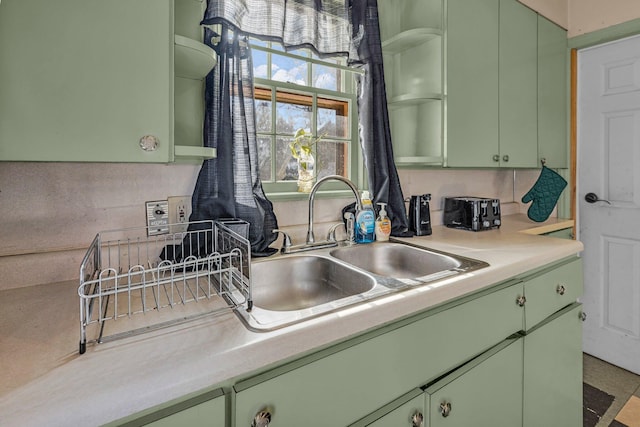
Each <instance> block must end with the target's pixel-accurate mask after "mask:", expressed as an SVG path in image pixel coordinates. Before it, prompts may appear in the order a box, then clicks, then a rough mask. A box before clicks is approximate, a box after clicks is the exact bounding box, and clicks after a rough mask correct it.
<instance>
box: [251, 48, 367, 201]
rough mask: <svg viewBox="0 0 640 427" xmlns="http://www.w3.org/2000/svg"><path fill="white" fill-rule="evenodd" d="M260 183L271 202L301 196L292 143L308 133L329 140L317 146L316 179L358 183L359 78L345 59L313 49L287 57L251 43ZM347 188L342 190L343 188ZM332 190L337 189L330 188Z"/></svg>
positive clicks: (274, 50)
mask: <svg viewBox="0 0 640 427" xmlns="http://www.w3.org/2000/svg"><path fill="white" fill-rule="evenodd" d="M251 46H252V52H253V58H252V59H253V71H254V86H255V107H256V131H257V137H258V141H257V142H258V153H259V163H260V179H261V180H262V183H263V186H264V189H265V191H266V192H267V193H269V196H270V197H273V196H276V197H277V196H285V195H287V194H288V195H289V196H292V194H297V185H296V180H297V178H298V169H297V163H296V159H295V158H294V157H293V156H292V155H291V151H290V149H289V143H290V142H291V140H292V139H293V135H294V134H295V132H296V131H297V130H298V129H300V128H302V129H305V130H306V131H307V132H311V133H312V134H313V135H314V136H318V135H322V136H323V138H322V139H321V140H320V141H319V142H318V144H316V145H315V146H314V157H315V160H316V177H317V178H318V179H319V178H322V177H323V176H327V175H334V174H335V175H342V176H344V177H346V178H349V179H352V180H357V179H356V176H357V175H358V173H357V171H358V164H359V161H358V158H359V157H360V156H359V155H358V153H359V147H358V143H357V141H358V138H357V129H358V128H357V115H356V114H357V113H356V108H355V105H356V96H355V89H354V88H355V84H354V79H353V73H355V72H359V71H358V70H357V69H352V68H349V67H348V66H346V65H345V63H346V61H345V60H344V59H343V58H336V59H320V58H318V57H317V56H315V55H313V54H312V53H311V52H310V51H309V50H306V49H299V50H296V51H295V52H285V51H284V50H283V49H282V47H281V46H280V45H278V44H276V43H268V42H261V41H258V40H253V39H252V40H251ZM336 188H340V189H342V187H340V186H339V183H338V187H336ZM327 189H331V185H329V183H327Z"/></svg>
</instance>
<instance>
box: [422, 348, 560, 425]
mask: <svg viewBox="0 0 640 427" xmlns="http://www.w3.org/2000/svg"><path fill="white" fill-rule="evenodd" d="M522 352H523V343H522V339H521V338H517V339H510V340H506V341H505V342H503V343H502V344H501V345H498V346H496V347H495V348H493V349H491V350H489V351H487V352H486V353H485V354H483V355H482V356H480V357H479V358H478V359H476V360H473V361H471V362H469V364H467V365H465V366H463V367H461V368H460V369H458V370H457V371H454V372H453V373H452V374H450V375H449V376H447V377H445V378H444V379H443V380H441V381H439V382H438V383H436V384H434V385H432V386H430V387H428V388H427V390H426V392H427V394H428V395H429V398H428V405H427V410H428V412H429V419H430V421H431V422H430V423H429V424H427V425H428V426H429V427H469V426H509V427H517V426H520V425H522ZM538 425H549V426H551V425H561V424H538Z"/></svg>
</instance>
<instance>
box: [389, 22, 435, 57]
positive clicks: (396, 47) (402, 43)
mask: <svg viewBox="0 0 640 427" xmlns="http://www.w3.org/2000/svg"><path fill="white" fill-rule="evenodd" d="M441 36H442V30H440V29H437V28H414V29H411V30H407V31H403V32H401V33H399V34H396V35H395V36H393V37H391V38H390V39H389V40H385V41H383V42H382V50H383V52H384V53H390V54H395V53H399V52H402V51H403V50H407V49H410V48H412V47H414V46H417V45H419V44H422V43H425V42H428V41H430V40H432V39H434V38H436V37H438V38H440V37H441Z"/></svg>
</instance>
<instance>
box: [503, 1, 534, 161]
mask: <svg viewBox="0 0 640 427" xmlns="http://www.w3.org/2000/svg"><path fill="white" fill-rule="evenodd" d="M537 32H538V16H537V14H536V13H535V12H534V11H533V10H531V9H529V8H527V7H526V6H523V5H522V4H520V3H518V2H517V1H516V0H500V42H499V45H500V58H499V64H500V71H499V76H500V88H499V95H500V100H499V106H500V150H499V152H498V153H496V154H499V156H500V166H502V167H513V168H522V167H533V168H535V167H537V166H539V164H538V37H537Z"/></svg>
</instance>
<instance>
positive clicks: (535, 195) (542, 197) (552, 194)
mask: <svg viewBox="0 0 640 427" xmlns="http://www.w3.org/2000/svg"><path fill="white" fill-rule="evenodd" d="M566 186H567V181H565V179H564V178H563V177H561V176H560V175H558V173H557V172H555V171H553V170H551V169H549V168H548V167H546V166H542V172H541V173H540V176H539V177H538V180H537V181H536V183H535V184H533V187H531V190H529V192H528V193H527V194H525V195H524V196H523V197H522V203H529V202H530V201H532V200H533V203H531V206H529V210H528V211H527V216H528V217H529V218H530V219H532V220H533V221H536V222H543V221H546V219H547V218H549V215H551V212H552V211H553V208H554V207H555V206H556V203H558V199H559V198H560V194H562V190H564V187H566Z"/></svg>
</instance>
